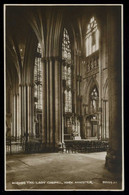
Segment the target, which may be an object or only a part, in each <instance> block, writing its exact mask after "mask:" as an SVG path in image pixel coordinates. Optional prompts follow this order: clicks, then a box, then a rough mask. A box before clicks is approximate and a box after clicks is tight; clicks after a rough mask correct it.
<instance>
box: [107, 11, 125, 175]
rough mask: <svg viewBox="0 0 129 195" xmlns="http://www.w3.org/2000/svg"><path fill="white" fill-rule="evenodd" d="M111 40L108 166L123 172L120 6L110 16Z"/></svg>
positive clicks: (110, 168)
mask: <svg viewBox="0 0 129 195" xmlns="http://www.w3.org/2000/svg"><path fill="white" fill-rule="evenodd" d="M108 29H110V33H108V42H109V48H108V52H109V57H108V59H109V60H108V61H109V68H108V74H109V78H110V79H109V117H110V118H109V128H110V129H109V130H110V135H109V151H108V152H107V156H106V167H107V168H108V169H109V170H114V171H115V170H117V172H119V173H121V160H122V156H121V155H122V154H121V149H122V122H121V120H122V114H121V95H122V94H121V41H120V40H121V35H120V31H121V25H120V8H112V9H111V13H110V15H109V17H108Z"/></svg>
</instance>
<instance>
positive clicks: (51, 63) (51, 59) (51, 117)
mask: <svg viewBox="0 0 129 195" xmlns="http://www.w3.org/2000/svg"><path fill="white" fill-rule="evenodd" d="M53 65H54V59H53V58H52V57H51V58H50V64H49V75H50V76H49V77H50V94H49V96H50V147H53V141H54V139H53V133H54V132H53V130H54V128H53V127H54V124H53V122H54V118H53V112H54V110H53V106H54V96H53V82H54V79H53Z"/></svg>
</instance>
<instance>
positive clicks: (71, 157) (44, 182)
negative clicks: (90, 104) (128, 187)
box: [6, 152, 121, 190]
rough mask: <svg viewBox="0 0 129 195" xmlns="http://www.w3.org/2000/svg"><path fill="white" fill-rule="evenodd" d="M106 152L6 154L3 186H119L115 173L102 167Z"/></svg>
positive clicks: (98, 187)
mask: <svg viewBox="0 0 129 195" xmlns="http://www.w3.org/2000/svg"><path fill="white" fill-rule="evenodd" d="M105 156H106V152H99V153H88V154H79V153H75V154H73V153H70V154H66V153H42V154H19V155H9V156H7V158H6V162H7V163H6V189H7V190H11V189H18V190H20V189H24V190H26V189H28V190H29V189H30V190H31V189H40V190H42V189H43V190H44V189H62V190H63V189H65V190H69V189H72V190H73V189H74V190H80V189H83V190H86V189H107V190H108V189H120V188H121V182H120V181H119V179H118V176H116V175H113V174H112V173H110V172H109V171H107V169H106V168H105V166H104V165H105Z"/></svg>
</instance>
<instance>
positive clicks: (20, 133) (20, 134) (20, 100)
mask: <svg viewBox="0 0 129 195" xmlns="http://www.w3.org/2000/svg"><path fill="white" fill-rule="evenodd" d="M21 88H22V87H21V84H20V85H19V111H18V112H19V122H18V123H19V136H22V132H21V130H22V128H21V121H22V120H21V102H22V99H21V93H22V92H21V91H22V89H21Z"/></svg>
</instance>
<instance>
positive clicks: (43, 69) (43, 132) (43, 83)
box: [42, 59, 47, 143]
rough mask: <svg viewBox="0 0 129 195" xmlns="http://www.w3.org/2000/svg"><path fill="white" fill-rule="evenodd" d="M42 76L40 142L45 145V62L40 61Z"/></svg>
mask: <svg viewBox="0 0 129 195" xmlns="http://www.w3.org/2000/svg"><path fill="white" fill-rule="evenodd" d="M42 71H43V72H42V75H43V82H42V89H43V95H42V98H43V101H42V102H43V109H42V137H43V139H42V141H43V143H46V120H47V118H46V109H47V106H46V61H45V60H43V59H42Z"/></svg>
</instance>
